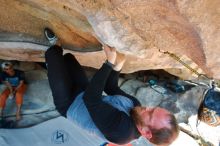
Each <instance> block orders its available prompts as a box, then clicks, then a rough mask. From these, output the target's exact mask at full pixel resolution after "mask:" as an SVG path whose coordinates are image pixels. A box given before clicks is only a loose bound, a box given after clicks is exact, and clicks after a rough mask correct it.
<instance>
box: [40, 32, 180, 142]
mask: <svg viewBox="0 0 220 146" xmlns="http://www.w3.org/2000/svg"><path fill="white" fill-rule="evenodd" d="M44 33H45V36H46V38H47V39H48V40H49V42H51V44H55V42H56V41H54V40H56V39H57V38H56V37H55V34H54V33H53V32H52V31H51V30H50V29H48V28H46V29H45V30H44ZM103 49H104V52H105V55H106V62H105V63H103V65H102V67H101V68H100V69H99V70H98V71H97V73H96V74H95V75H94V76H93V78H92V79H91V81H90V82H89V81H88V79H87V77H86V75H85V72H84V70H83V68H82V67H81V65H80V64H79V63H78V61H77V60H76V58H75V57H74V56H73V55H72V54H70V53H67V54H65V55H63V49H62V48H61V47H60V46H58V45H52V46H51V47H50V48H49V49H48V50H47V51H46V53H45V59H46V64H47V69H48V79H49V84H50V87H51V90H52V95H53V98H54V104H55V106H56V109H57V110H58V112H59V113H60V114H61V115H62V116H64V117H67V119H69V120H70V121H72V122H74V123H75V124H76V125H78V126H80V127H82V128H83V129H85V130H87V131H88V132H89V133H91V134H95V135H97V136H99V137H100V138H102V139H103V142H104V141H108V142H112V143H115V144H127V143H129V142H130V141H132V140H135V139H137V138H139V137H140V136H144V137H145V138H147V139H148V140H149V141H150V142H152V143H154V144H157V145H160V144H163V145H164V144H166V145H168V144H170V143H172V141H174V140H175V139H176V137H177V136H178V132H179V129H178V125H177V122H176V119H175V117H174V115H173V114H171V113H170V112H169V111H167V110H165V109H163V108H160V107H155V108H148V107H142V106H141V105H140V102H139V101H138V100H137V99H136V98H134V97H132V96H131V95H128V94H126V93H125V92H123V91H122V90H121V89H120V88H119V87H118V77H119V73H120V70H121V69H122V66H123V64H124V62H125V55H122V54H120V53H118V52H117V51H116V49H115V48H111V47H108V46H103ZM103 91H105V93H106V94H107V95H106V96H103V95H102V92H103Z"/></svg>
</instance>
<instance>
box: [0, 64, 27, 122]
mask: <svg viewBox="0 0 220 146" xmlns="http://www.w3.org/2000/svg"><path fill="white" fill-rule="evenodd" d="M2 70H3V72H2V75H1V78H2V80H3V82H4V84H5V85H6V89H5V90H4V91H3V92H2V94H1V95H0V116H1V117H2V118H3V112H4V108H5V104H6V100H7V98H8V97H9V98H10V99H13V98H14V97H15V98H16V104H17V111H16V120H17V121H18V120H20V119H21V105H22V102H23V95H24V93H25V91H26V84H25V81H24V72H23V71H20V70H17V69H14V68H13V64H12V63H11V62H9V61H6V62H3V63H2Z"/></svg>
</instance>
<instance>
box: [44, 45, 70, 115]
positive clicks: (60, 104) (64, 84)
mask: <svg viewBox="0 0 220 146" xmlns="http://www.w3.org/2000/svg"><path fill="white" fill-rule="evenodd" d="M45 59H46V64H47V70H48V80H49V84H50V88H51V91H52V95H53V99H54V104H55V106H56V109H57V111H58V112H59V113H60V114H61V115H62V116H65V117H66V111H67V110H68V108H69V106H70V104H71V103H70V102H69V98H70V97H72V95H73V91H72V81H71V78H70V74H69V72H68V70H67V68H66V65H65V60H64V57H63V50H62V48H61V47H60V46H57V45H55V46H52V47H50V48H49V49H48V50H47V51H46V53H45Z"/></svg>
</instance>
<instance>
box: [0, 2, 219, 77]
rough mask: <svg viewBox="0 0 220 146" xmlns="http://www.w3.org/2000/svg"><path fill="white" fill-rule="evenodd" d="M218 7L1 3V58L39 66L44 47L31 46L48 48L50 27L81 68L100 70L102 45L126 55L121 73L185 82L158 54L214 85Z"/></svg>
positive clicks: (201, 4) (214, 4)
mask: <svg viewBox="0 0 220 146" xmlns="http://www.w3.org/2000/svg"><path fill="white" fill-rule="evenodd" d="M219 6H220V1H219V0H212V1H209V0H195V1H190V0H169V1H163V0H111V1H110V0H65V1H47V0H38V1H35V0H20V1H13V0H9V1H8V0H2V1H1V5H0V8H1V9H0V12H1V14H0V16H1V17H0V20H1V21H0V41H1V42H0V44H1V45H0V46H1V47H0V49H1V52H0V58H2V59H12V58H13V59H18V60H27V61H44V58H43V55H42V54H43V52H44V50H43V49H39V48H47V47H43V46H39V45H36V44H32V43H37V44H40V45H48V42H47V41H46V39H45V37H44V35H43V32H42V30H43V28H44V27H50V28H52V29H53V30H54V32H55V33H56V34H57V36H58V37H59V38H60V40H61V42H62V44H63V47H64V48H65V49H67V50H68V51H71V52H72V53H76V52H74V51H78V52H79V53H77V56H78V57H79V58H80V59H79V60H80V61H81V62H82V64H83V65H85V66H91V67H95V68H97V67H99V66H100V64H101V62H102V60H104V56H103V52H102V51H98V50H101V43H102V42H104V43H106V44H108V45H110V46H113V47H116V48H117V50H118V51H120V52H122V53H125V54H127V55H128V57H127V62H126V64H125V67H124V69H123V72H134V71H138V70H148V69H161V68H162V69H167V70H168V71H169V72H171V73H173V74H177V75H178V76H181V77H183V78H190V75H192V73H191V72H190V71H188V70H187V69H186V68H185V67H183V66H182V65H181V64H180V63H179V62H177V61H175V60H173V59H172V58H170V57H169V56H168V55H166V54H163V53H161V52H159V49H160V50H162V51H169V52H172V53H175V54H177V55H178V56H180V57H183V58H184V59H183V60H184V61H185V62H187V64H189V65H191V66H192V67H194V68H195V69H197V70H200V69H199V68H201V69H202V70H203V72H204V73H207V74H209V75H210V76H213V77H214V78H218V79H219V78H220V75H219V73H218V72H219V68H220V67H219V64H220V60H219V57H218V54H219V51H220V49H219V45H218V44H219V43H220V37H219V36H220V35H219V34H220V32H219V31H220V30H219V27H220V26H219V25H220V23H219V22H220V15H219V14H220V9H219ZM12 8H13V9H12ZM11 41H13V42H17V43H14V44H11V43H10V42H11ZM8 42H9V43H8ZM18 42H20V43H18ZM21 42H29V43H31V44H23V43H21ZM100 42H101V43H100ZM91 51H92V52H91ZM14 52H18V54H17V55H15V53H14ZM82 52H87V53H82ZM85 55H86V57H85ZM91 60H92V61H91ZM93 60H95V61H93ZM195 64H197V65H198V66H199V67H198V66H197V65H195ZM199 72H201V70H200V71H199Z"/></svg>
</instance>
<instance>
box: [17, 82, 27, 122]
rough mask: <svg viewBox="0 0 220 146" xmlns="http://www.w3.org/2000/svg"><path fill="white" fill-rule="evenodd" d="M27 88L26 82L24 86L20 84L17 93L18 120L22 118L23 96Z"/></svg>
mask: <svg viewBox="0 0 220 146" xmlns="http://www.w3.org/2000/svg"><path fill="white" fill-rule="evenodd" d="M26 89H27V86H26V85H25V84H23V85H22V86H20V87H19V88H18V89H17V91H16V93H15V98H16V105H17V111H16V120H17V121H18V120H20V119H21V105H22V103H23V96H24V93H25V91H26Z"/></svg>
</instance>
